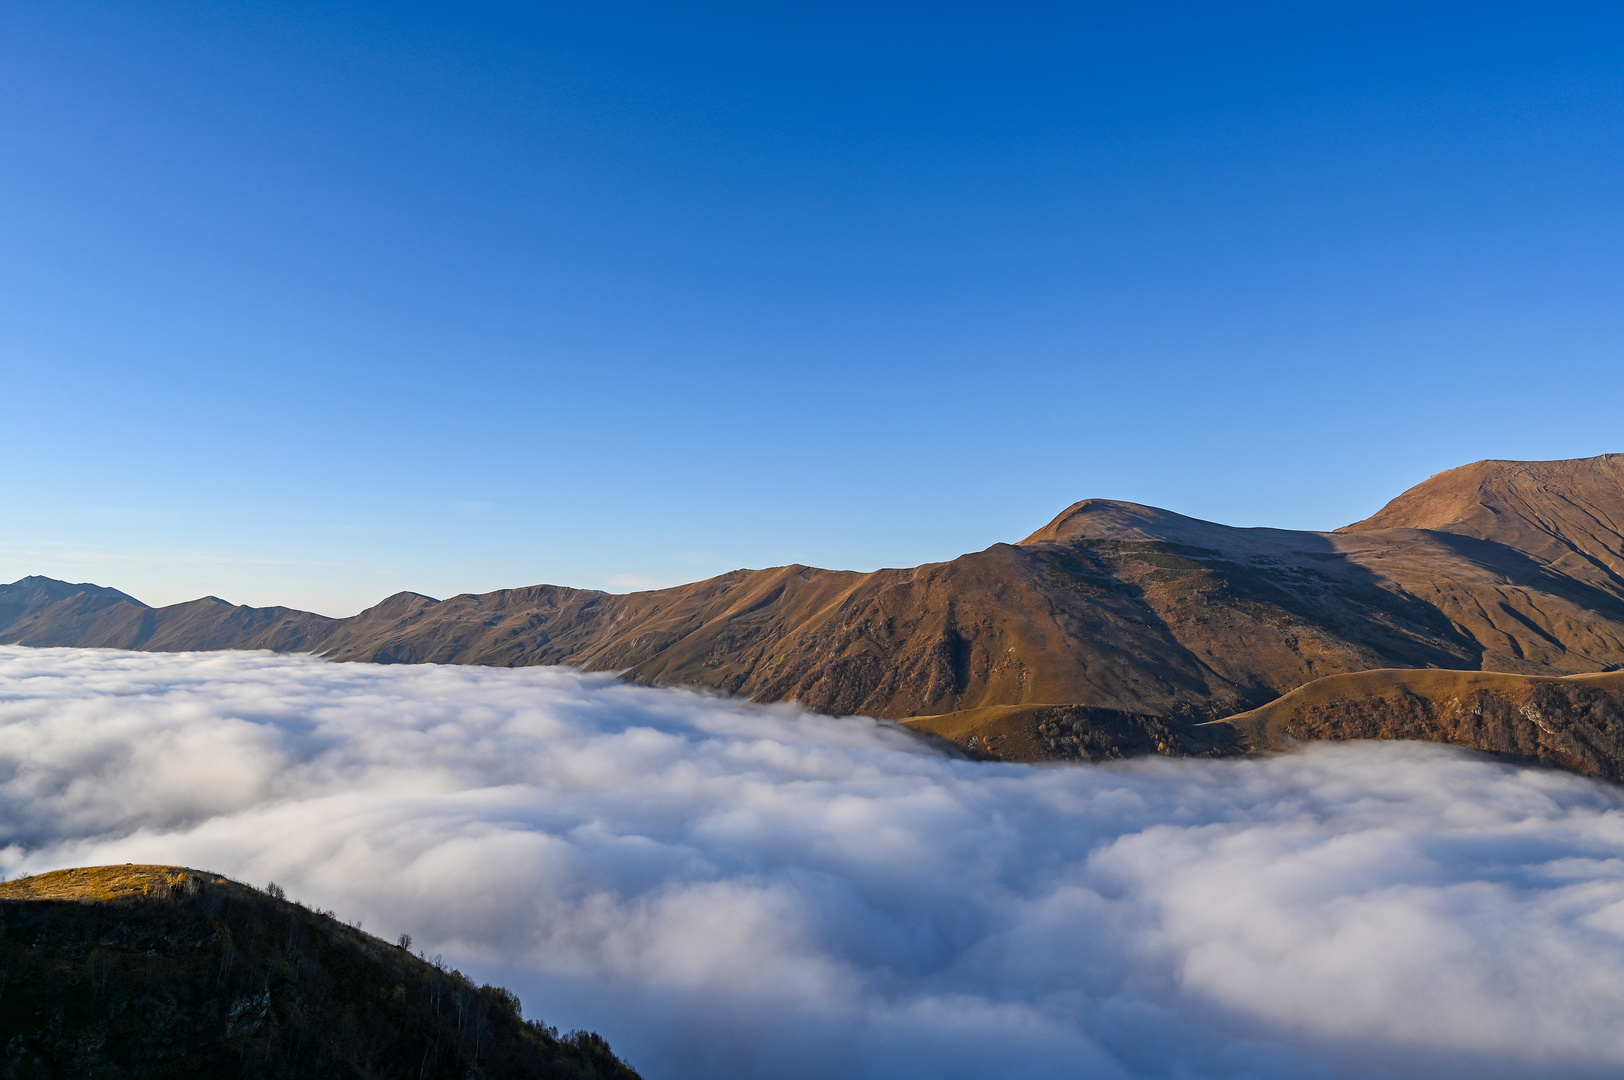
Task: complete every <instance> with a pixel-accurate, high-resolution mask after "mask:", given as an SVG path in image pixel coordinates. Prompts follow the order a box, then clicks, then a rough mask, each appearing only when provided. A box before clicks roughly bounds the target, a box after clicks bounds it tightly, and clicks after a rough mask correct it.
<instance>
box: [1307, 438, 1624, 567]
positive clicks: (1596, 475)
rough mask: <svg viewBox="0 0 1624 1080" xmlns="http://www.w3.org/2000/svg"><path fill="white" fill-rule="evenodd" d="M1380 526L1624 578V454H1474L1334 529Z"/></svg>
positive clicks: (1358, 530)
mask: <svg viewBox="0 0 1624 1080" xmlns="http://www.w3.org/2000/svg"><path fill="white" fill-rule="evenodd" d="M1382 529H1428V530H1431V531H1433V532H1446V533H1456V534H1459V535H1462V536H1473V537H1477V538H1478V539H1480V540H1492V541H1495V542H1496V543H1500V544H1504V545H1506V546H1507V547H1512V548H1516V549H1517V550H1519V551H1522V552H1525V553H1527V554H1529V555H1533V556H1535V557H1536V558H1538V559H1540V560H1542V561H1544V562H1546V563H1549V564H1553V565H1557V564H1559V565H1561V566H1563V567H1565V568H1568V569H1571V570H1575V571H1580V572H1581V573H1582V572H1583V571H1584V570H1585V569H1586V566H1585V564H1588V566H1589V568H1590V569H1591V570H1603V571H1605V572H1606V573H1607V574H1608V575H1610V576H1612V577H1615V578H1617V577H1624V537H1621V536H1620V534H1621V533H1624V454H1601V455H1598V456H1597V457H1588V458H1568V459H1564V460H1559V461H1499V460H1492V459H1491V460H1487V461H1475V462H1473V463H1472V464H1470V465H1462V466H1461V467H1460V468H1458V469H1450V470H1448V471H1447V472H1441V473H1438V474H1437V475H1436V476H1432V477H1430V478H1428V479H1427V480H1424V481H1423V482H1421V483H1419V484H1417V485H1416V486H1415V487H1413V488H1411V489H1410V490H1408V491H1406V492H1404V493H1403V494H1402V495H1400V496H1399V497H1398V498H1396V499H1394V500H1393V501H1392V502H1390V503H1388V504H1387V505H1386V506H1384V507H1382V508H1381V509H1380V510H1378V511H1377V512H1376V513H1375V514H1373V515H1371V516H1370V517H1368V518H1366V519H1365V520H1363V521H1356V522H1354V523H1353V524H1352V525H1346V526H1344V527H1342V528H1340V529H1338V530H1337V532H1342V533H1366V532H1376V531H1378V530H1382ZM1582 576H1587V575H1582Z"/></svg>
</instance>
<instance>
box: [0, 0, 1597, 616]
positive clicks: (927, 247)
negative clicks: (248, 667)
mask: <svg viewBox="0 0 1624 1080" xmlns="http://www.w3.org/2000/svg"><path fill="white" fill-rule="evenodd" d="M0 138H3V147H4V150H3V154H0V256H3V257H0V439H3V445H4V447H5V459H4V461H5V464H4V467H3V468H0V580H11V579H13V578H16V577H20V576H22V575H24V574H28V573H44V574H48V575H51V576H54V577H65V578H69V579H71V580H90V581H95V582H98V583H101V584H109V585H115V586H117V587H119V588H122V589H125V590H126V591H128V592H131V593H133V594H134V595H136V596H138V597H140V598H142V599H144V600H147V601H149V602H152V603H168V602H174V601H177V600H182V599H188V598H191V597H195V596H199V595H203V594H207V593H213V594H216V595H219V596H222V597H225V598H226V599H229V600H232V601H235V602H241V603H254V604H269V603H288V604H292V605H295V606H300V607H305V608H310V609H314V610H317V611H322V612H325V613H328V614H334V615H343V614H350V613H352V612H354V611H356V610H358V609H360V608H361V607H363V606H365V605H366V604H369V603H371V602H374V601H376V600H377V599H379V598H381V597H383V596H384V595H386V594H388V593H391V592H395V591H398V590H400V589H412V590H416V591H420V592H426V593H430V594H432V595H437V596H444V595H450V594H453V593H456V592H462V591H482V590H486V589H492V588H498V587H503V586H512V585H523V584H533V583H537V582H554V583H559V584H569V585H579V586H592V587H599V588H609V589H615V590H625V589H630V588H638V587H646V586H649V585H663V584H672V583H676V582H679V581H686V580H693V579H696V578H701V577H705V576H709V575H711V574H714V573H718V572H721V571H724V570H728V569H731V568H734V567H738V566H766V565H775V564H781V563H787V562H806V563H812V564H816V565H821V566H835V567H851V568H858V569H868V568H873V567H877V566H882V565H893V566H894V565H911V564H914V563H918V562H923V561H928V560H935V559H944V558H950V557H952V556H954V555H957V554H959V553H961V552H964V551H968V550H975V549H979V548H982V547H985V546H987V545H988V544H991V543H994V542H996V541H999V540H1014V539H1018V538H1019V537H1021V536H1023V535H1025V534H1026V533H1027V532H1029V531H1031V530H1032V529H1034V528H1036V527H1037V526H1039V525H1041V524H1042V523H1043V522H1044V521H1046V520H1047V519H1048V518H1050V517H1051V516H1053V515H1054V514H1055V513H1056V512H1058V511H1059V510H1060V509H1061V508H1062V507H1064V506H1065V505H1067V504H1068V503H1070V502H1072V501H1074V500H1076V499H1079V498H1084V497H1088V496H1104V497H1111V498H1122V499H1131V500H1134V501H1138V502H1146V503H1151V504H1154V505H1159V506H1164V507H1167V508H1170V509H1174V510H1178V511H1180V512H1183V513H1188V514H1193V515H1196V516H1200V517H1205V518H1211V519H1215V520H1218V521H1223V522H1227V523H1230V524H1237V525H1279V526H1287V527H1296V528H1332V527H1335V526H1338V525H1342V524H1345V523H1346V522H1348V521H1350V520H1354V519H1356V518H1359V517H1363V516H1365V515H1367V514H1369V513H1371V512H1372V511H1374V510H1375V509H1376V508H1377V507H1378V506H1380V505H1381V503H1382V502H1384V501H1385V500H1386V498H1388V497H1390V496H1391V495H1393V494H1396V493H1397V492H1398V491H1400V490H1402V489H1403V488H1404V487H1407V486H1408V485H1410V484H1412V483H1415V482H1416V481H1419V480H1421V479H1422V478H1424V477H1426V476H1427V475H1428V474H1430V473H1433V472H1436V471H1438V470H1440V469H1444V468H1449V467H1451V466H1454V465H1458V464H1462V463H1465V462H1468V461H1472V460H1475V459H1478V458H1484V457H1512V458H1552V457H1572V456H1581V455H1589V454H1596V453H1602V452H1607V451H1620V450H1624V423H1621V420H1620V416H1621V410H1620V401H1621V393H1620V392H1621V391H1624V227H1621V226H1624V16H1621V15H1620V9H1619V8H1617V7H1615V6H1602V5H1597V6H1595V7H1593V8H1581V7H1553V6H1551V5H1528V6H1525V7H1522V8H1500V7H1492V6H1488V5H1464V4H1463V5H1459V6H1455V7H1450V8H1444V7H1425V6H1420V5H1416V4H1395V5H1390V6H1384V5H1343V6H1342V9H1341V10H1333V9H1332V7H1331V6H1330V5H1303V4H1280V5H1277V6H1253V7H1242V6H1239V5H1199V6H1195V5H1192V6H1188V7H1184V6H1177V5H1145V4H1118V5H1110V6H1105V5H1101V6H1083V5H1055V6H1045V5H1025V6H1016V5H993V4H985V5H947V4H929V5H927V4H920V5H917V6H884V5H877V4H873V3H865V4H860V5H857V4H854V5H850V6H840V5H836V4H831V3H820V4H815V5H804V6H792V5H740V6H738V7H723V6H716V7H708V8H699V7H695V6H686V5H649V6H646V7H644V6H632V5H628V6H615V5H611V4H590V5H586V4H569V5H558V6H556V7H548V6H545V5H525V6H513V7H504V6H494V5H488V6H482V5H469V4H457V5H452V4H446V5H441V6H414V5H408V4H400V3H390V4H378V5H376V6H362V5H344V4H323V5H312V6H309V7H305V6H301V5H298V4H291V3H277V4H269V3H267V4H207V5H204V4H198V5H188V4H164V3H157V2H154V3H143V4H118V5H107V6H98V5H95V4H88V3H87V4H75V5H67V4H59V5H8V6H6V7H5V8H4V9H0Z"/></svg>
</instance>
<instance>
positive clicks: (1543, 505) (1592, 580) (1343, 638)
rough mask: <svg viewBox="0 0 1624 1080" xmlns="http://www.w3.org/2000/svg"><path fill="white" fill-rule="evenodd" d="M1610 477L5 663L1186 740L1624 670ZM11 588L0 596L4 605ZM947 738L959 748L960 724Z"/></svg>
mask: <svg viewBox="0 0 1624 1080" xmlns="http://www.w3.org/2000/svg"><path fill="white" fill-rule="evenodd" d="M1619 460H1620V459H1619V457H1618V456H1617V455H1614V456H1611V457H1607V458H1595V459H1585V460H1583V461H1577V462H1554V463H1552V462H1546V463H1504V462H1482V463H1479V464H1478V465H1475V466H1469V467H1467V468H1466V469H1464V470H1455V472H1454V473H1446V474H1441V476H1440V477H1435V478H1433V479H1432V480H1429V481H1427V482H1426V483H1424V484H1422V485H1420V486H1419V487H1417V488H1415V489H1413V490H1412V491H1411V492H1408V493H1406V494H1405V495H1403V496H1400V498H1399V499H1397V500H1395V501H1394V502H1393V503H1392V504H1391V505H1390V506H1389V507H1388V508H1387V509H1386V510H1383V511H1382V512H1381V513H1380V514H1378V515H1376V517H1374V518H1372V519H1370V520H1369V521H1366V522H1362V523H1359V524H1358V525H1356V526H1350V527H1349V529H1347V530H1343V531H1340V532H1337V533H1313V532H1294V531H1289V530H1281V529H1240V528H1231V527H1229V526H1224V525H1218V524H1214V523H1212V522H1205V521H1200V520H1197V519H1194V518H1188V517H1183V516H1181V515H1178V514H1174V513H1170V512H1168V511H1165V510H1157V509H1154V508H1152V507H1146V506H1138V505H1135V504H1132V503H1123V502H1112V501H1107V500H1097V499H1096V500H1085V501H1083V502H1080V503H1077V504H1075V505H1073V506H1071V507H1069V508H1068V509H1067V510H1065V511H1064V512H1062V513H1061V514H1060V515H1059V516H1058V517H1056V518H1055V519H1054V520H1053V521H1052V522H1050V523H1049V524H1048V525H1047V526H1045V527H1044V528H1042V529H1040V530H1038V531H1037V532H1035V533H1033V534H1032V535H1031V536H1029V537H1027V538H1026V539H1025V540H1023V541H1021V542H1020V543H1019V544H1013V545H1012V544H996V545H994V546H992V547H990V548H988V549H986V550H985V551H980V552H974V553H972V554H968V555H964V556H961V557H960V558H958V559H954V560H951V561H949V562H942V563H931V564H927V565H924V566H919V567H913V568H909V569H887V570H879V571H875V572H873V573H853V572H847V571H833V570H819V569H815V568H811V567H805V566H786V567H775V568H772V569H767V570H739V571H734V572H732V573H729V574H723V575H721V576H719V577H716V578H711V579H709V580H707V581H701V582H695V583H693V584H691V585H684V586H680V587H677V588H672V589H661V590H655V591H651V592H642V593H632V594H627V595H610V594H607V593H600V592H594V591H589V590H579V589H569V588H563V587H558V586H535V587H531V588H524V589H510V590H502V591H499V592H494V593H485V594H482V595H477V596H476V595H464V596H456V597H452V598H450V599H448V600H444V601H437V600H434V599H431V598H429V597H424V596H418V595H415V594H411V593H402V594H399V595H397V596H394V597H390V598H389V599H388V600H386V601H384V602H383V603H381V604H379V605H378V606H376V607H374V608H371V609H368V610H367V611H364V612H362V613H361V614H359V615H357V616H355V617H353V618H349V619H324V618H322V617H321V616H316V615H310V614H308V613H304V612H294V611H289V610H287V609H280V608H262V609H253V608H236V607H232V606H231V605H227V604H223V603H221V602H219V601H215V600H212V599H211V600H203V601H194V602H193V603H191V604H186V605H175V606H174V607H169V608H161V609H151V608H145V607H144V606H142V605H139V604H137V603H135V602H134V601H129V600H128V598H124V599H122V600H118V599H108V598H106V597H102V596H92V595H90V594H88V593H85V594H83V595H73V596H65V597H61V598H58V599H56V600H55V601H53V602H52V603H53V604H54V606H51V605H47V606H46V607H45V608H43V609H40V610H37V611H34V612H33V613H32V614H31V615H29V616H28V617H29V618H30V619H33V620H34V621H33V623H31V624H29V625H30V627H32V628H31V629H28V631H27V633H25V634H23V636H21V637H19V636H18V632H17V627H16V626H13V627H10V628H0V641H24V642H25V643H31V644H43V643H50V644H105V645H120V646H123V647H127V648H146V649H165V650H181V649H193V648H270V649H279V650H290V649H297V650H305V651H311V652H317V653H319V654H321V655H325V656H329V657H331V658H333V659H339V660H369V661H379V662H407V663H416V662H436V663H464V664H489V665H503V666H507V665H524V664H573V665H578V666H581V667H584V668H588V669H592V670H604V671H624V672H625V673H626V674H627V676H628V677H629V678H632V679H634V680H637V681H641V682H646V683H655V684H660V685H688V686H699V687H706V688H710V689H714V690H718V691H722V692H725V693H730V694H740V695H745V696H748V697H751V698H754V699H756V700H759V701H784V700H796V701H799V702H800V703H802V704H804V705H806V706H807V707H809V708H812V709H816V710H820V711H824V712H831V713H846V712H850V713H865V714H869V715H874V716H881V717H889V718H897V719H905V718H909V717H920V716H947V715H949V714H952V715H956V716H957V715H959V714H965V713H968V712H972V711H974V710H980V709H987V708H990V707H994V706H1022V707H1027V708H1029V709H1030V708H1035V707H1039V706H1043V707H1049V706H1082V707H1086V708H1087V709H1092V710H1106V713H1109V714H1112V715H1115V714H1122V715H1131V716H1139V717H1150V718H1155V719H1157V720H1158V722H1168V723H1172V724H1173V725H1174V726H1175V727H1178V726H1179V725H1181V724H1187V722H1190V721H1197V720H1203V719H1210V718H1214V717H1220V716H1225V715H1228V714H1231V713H1235V712H1239V711H1242V710H1245V709H1247V708H1250V707H1252V706H1256V705H1259V704H1261V703H1263V702H1265V701H1268V700H1271V699H1272V698H1274V697H1276V696H1278V695H1280V694H1282V693H1285V692H1286V691H1289V690H1291V689H1293V688H1295V687H1297V686H1301V685H1303V684H1304V683H1307V682H1311V681H1313V680H1314V679H1317V678H1321V677H1323V676H1326V675H1332V674H1337V673H1342V672H1352V671H1362V670H1369V669H1373V668H1388V667H1407V668H1416V667H1440V668H1455V669H1482V668H1490V669H1495V670H1505V671H1513V672H1522V673H1525V674H1535V675H1563V674H1570V673H1574V672H1584V671H1597V670H1602V669H1606V668H1608V667H1613V666H1619V665H1624V580H1621V579H1618V578H1616V576H1612V571H1611V570H1609V569H1608V567H1609V566H1610V565H1611V564H1610V563H1609V562H1608V561H1607V560H1608V559H1610V558H1612V555H1611V554H1609V553H1610V552H1615V551H1617V550H1621V549H1624V539H1620V538H1619V537H1618V535H1617V534H1616V532H1609V530H1610V529H1613V527H1614V525H1613V523H1616V522H1618V521H1620V520H1624V493H1621V492H1620V491H1619V490H1618V487H1617V477H1618V470H1619ZM1457 473H1458V474H1460V477H1457V476H1456V474H1457ZM1461 477H1465V479H1461ZM1485 492H1486V493H1487V494H1484V493H1485ZM1485 500H1487V501H1485ZM1473 507H1478V508H1479V510H1474V509H1473ZM1429 508H1430V509H1429ZM1401 511H1402V512H1401ZM1479 511H1481V512H1479ZM1417 523H1420V524H1423V525H1426V526H1427V527H1425V528H1420V527H1416V524H1417ZM1388 525H1391V526H1393V527H1386V526H1388ZM1519 545H1520V546H1519ZM1564 545H1565V546H1564ZM1581 556H1582V557H1581ZM14 588H15V586H3V587H0V604H3V603H4V602H5V596H6V595H7V592H6V590H8V589H14ZM119 595H120V596H121V595H122V594H119ZM75 605H78V606H77V607H76V606H75ZM97 605H99V606H97ZM81 608H84V609H87V610H88V609H90V608H94V611H92V612H90V614H88V615H87V614H85V613H84V612H83V611H81V610H80V609H81ZM53 612H57V613H58V614H57V616H53V614H52V613H53ZM91 616H94V617H93V618H92V617H91ZM75 619H80V621H81V623H80V624H81V628H82V630H83V633H82V635H81V636H80V637H79V638H77V639H75V638H74V637H73V634H72V632H71V630H72V627H73V625H76V624H75V623H74V620H75ZM120 620H122V621H120ZM19 625H20V624H19ZM45 629H49V631H50V635H51V636H50V637H49V640H42V638H41V635H42V634H44V633H45ZM30 635H32V636H30ZM1106 713H1100V714H1098V715H1099V716H1100V717H1104V716H1105V715H1106ZM987 715H988V716H991V715H993V714H990V713H989V714H987ZM1022 715H1025V716H1027V717H1028V720H1030V724H1029V725H1028V726H1029V727H1030V728H1031V730H1030V731H1029V732H1028V734H1027V735H1026V736H1023V738H1025V739H1027V740H1028V741H1029V742H1030V743H1031V745H1033V746H1037V747H1039V748H1040V749H1042V750H1043V752H1045V753H1059V752H1061V751H1060V750H1057V749H1055V748H1056V747H1065V746H1073V745H1085V744H1086V745H1088V746H1093V747H1095V748H1096V749H1100V748H1102V747H1103V748H1105V749H1109V747H1110V746H1113V745H1115V746H1117V747H1119V748H1121V747H1124V746H1130V745H1133V746H1142V745H1152V744H1154V742H1155V741H1156V739H1155V738H1153V737H1152V735H1151V734H1143V733H1142V734H1143V737H1142V738H1141V737H1140V736H1134V737H1133V738H1129V737H1128V733H1127V730H1126V729H1122V730H1118V729H1117V727H1114V726H1113V725H1114V724H1116V721H1110V722H1106V721H1104V720H1103V719H1102V720H1101V721H1100V724H1103V727H1102V726H1100V725H1099V724H1095V723H1094V721H1087V722H1084V721H1082V720H1079V719H1078V717H1079V716H1085V715H1095V714H1083V713H1075V714H1068V715H1069V718H1067V717H1058V716H1050V717H1049V718H1048V720H1047V721H1041V722H1040V721H1039V720H1036V719H1032V717H1035V716H1036V715H1037V714H1036V713H1030V712H1028V713H1023V714H1022ZM1042 722H1048V723H1049V724H1050V727H1051V729H1052V731H1051V734H1049V735H1042V734H1041V733H1040V732H1039V731H1038V726H1040V723H1042ZM1125 722H1126V721H1125ZM942 723H943V724H945V725H948V726H951V727H953V728H954V730H958V728H959V727H961V726H962V723H963V721H962V716H960V719H958V720H953V721H945V720H944V721H943V722H942ZM1000 723H1004V724H1005V727H1007V726H1008V724H1007V723H1005V721H1000ZM1023 723H1026V721H1023ZM1134 723H1137V722H1134ZM1056 725H1058V727H1057V726H1056ZM1079 725H1081V726H1079ZM939 726H940V725H939ZM1130 726H1131V725H1130ZM1141 726H1142V725H1141ZM1096 727H1098V728H1099V730H1097V731H1096V730H1095V728H1096ZM1148 730H1149V729H1148V728H1147V729H1145V731H1147V732H1148ZM1054 731H1059V732H1060V734H1054V733H1053V732H1054ZM971 734H974V732H969V733H966V734H965V735H964V736H963V738H964V739H965V740H966V741H967V740H968V739H969V737H970V735H971ZM988 734H992V732H990V731H989V732H988ZM1011 738H1012V736H1011V733H1010V732H1009V731H1005V732H1004V742H1005V743H1010V740H1011ZM1067 740H1071V742H1067ZM1123 740H1126V741H1123ZM1147 740H1148V742H1147ZM1161 741H1162V742H1163V743H1165V742H1166V740H1165V739H1163V740H1161ZM1201 741H1202V740H1200V739H1199V738H1197V739H1196V744H1197V745H1199V744H1201ZM1010 744H1011V745H1013V744H1012V743H1010ZM1180 745H1182V743H1181V744H1180ZM1068 752H1069V751H1068ZM1089 752H1090V753H1093V752H1094V751H1092V750H1091V751H1089ZM1101 752H1104V751H1103V750H1101Z"/></svg>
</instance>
